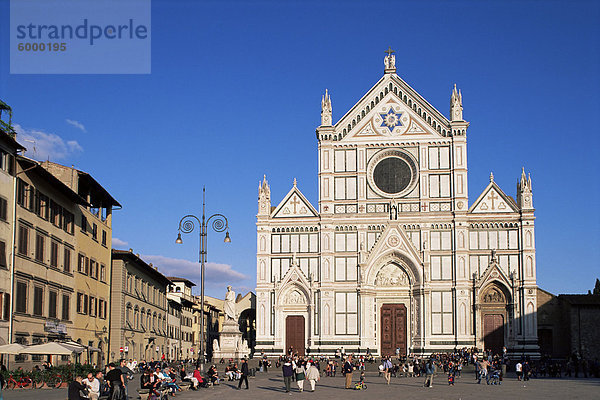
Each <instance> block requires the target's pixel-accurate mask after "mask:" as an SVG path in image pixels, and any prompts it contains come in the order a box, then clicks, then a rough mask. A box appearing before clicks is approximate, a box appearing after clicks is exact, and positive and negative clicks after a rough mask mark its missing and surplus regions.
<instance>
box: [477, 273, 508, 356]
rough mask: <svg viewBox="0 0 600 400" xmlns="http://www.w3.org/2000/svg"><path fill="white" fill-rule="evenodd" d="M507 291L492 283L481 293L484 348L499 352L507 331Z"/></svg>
mask: <svg viewBox="0 0 600 400" xmlns="http://www.w3.org/2000/svg"><path fill="white" fill-rule="evenodd" d="M508 299H509V293H508V291H507V290H506V289H505V288H503V287H502V286H500V285H498V284H496V283H492V284H490V285H489V286H487V287H486V288H485V289H484V290H483V291H482V294H481V298H480V304H481V324H482V325H481V327H482V339H483V346H484V349H485V350H492V352H493V353H494V354H501V353H502V347H504V345H505V341H506V337H507V333H508V304H509V301H508Z"/></svg>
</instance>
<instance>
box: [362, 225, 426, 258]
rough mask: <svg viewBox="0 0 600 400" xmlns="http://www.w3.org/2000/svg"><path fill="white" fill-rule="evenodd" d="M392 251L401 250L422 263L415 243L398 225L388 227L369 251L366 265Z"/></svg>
mask: <svg viewBox="0 0 600 400" xmlns="http://www.w3.org/2000/svg"><path fill="white" fill-rule="evenodd" d="M390 249H393V250H401V251H403V252H404V253H406V254H409V255H410V256H411V257H412V258H413V259H414V260H417V261H418V262H419V263H421V257H420V256H419V251H418V250H417V249H416V248H415V245H414V244H413V242H412V241H411V240H410V239H409V238H408V235H407V234H406V232H405V231H404V229H402V227H401V226H400V224H398V223H392V224H390V225H388V227H387V228H386V229H385V230H384V231H383V232H382V233H381V235H380V236H379V238H378V239H377V241H376V242H375V243H374V244H373V247H372V248H371V249H369V251H368V255H367V259H366V260H365V263H367V264H368V263H369V262H371V261H373V260H372V257H375V256H379V255H381V254H383V253H384V252H386V250H390Z"/></svg>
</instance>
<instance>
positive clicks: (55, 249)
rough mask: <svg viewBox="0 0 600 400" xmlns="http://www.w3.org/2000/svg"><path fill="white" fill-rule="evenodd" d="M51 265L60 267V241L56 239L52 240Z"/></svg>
mask: <svg viewBox="0 0 600 400" xmlns="http://www.w3.org/2000/svg"><path fill="white" fill-rule="evenodd" d="M50 266H51V267H54V268H58V243H57V242H55V241H54V240H53V241H51V242H50Z"/></svg>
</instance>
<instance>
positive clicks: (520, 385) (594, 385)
mask: <svg viewBox="0 0 600 400" xmlns="http://www.w3.org/2000/svg"><path fill="white" fill-rule="evenodd" d="M354 376H355V377H356V378H358V374H357V373H356V372H355V373H354ZM356 380H357V379H354V381H356ZM249 381H250V389H249V390H245V389H243V388H242V390H239V391H238V390H236V389H237V382H235V384H234V382H227V381H225V382H222V383H221V384H220V385H218V386H214V387H211V388H208V389H201V390H199V391H188V392H181V393H178V394H177V395H176V396H175V397H174V398H173V399H174V400H177V399H180V400H186V399H219V400H225V399H232V398H235V399H236V400H237V399H260V400H269V399H285V398H290V399H291V398H296V399H298V398H302V399H305V400H309V399H311V398H312V399H323V398H325V399H328V400H334V399H344V400H352V399H377V400H383V399H454V400H467V399H477V400H480V399H485V400H488V399H490V400H493V399H502V400H507V399H508V400H518V399H527V400H534V399H544V400H547V399H569V400H574V399H585V400H591V399H600V379H583V378H580V379H571V378H569V379H565V378H562V379H534V380H530V381H528V382H519V381H517V380H516V379H515V378H514V377H512V376H510V375H509V377H508V378H506V379H505V380H504V381H503V382H502V385H500V386H495V385H490V386H488V385H486V384H485V382H482V383H481V385H478V384H477V381H476V380H475V378H474V374H473V373H472V372H470V373H466V374H464V373H463V376H462V378H457V379H456V383H455V385H454V386H453V387H451V386H448V382H447V379H446V376H445V375H443V374H437V375H436V377H435V379H434V387H433V388H424V387H423V379H422V378H392V382H391V384H390V385H389V386H388V385H386V384H385V381H384V379H383V377H378V376H377V373H376V372H375V373H373V372H368V373H367V377H366V383H367V385H368V389H367V390H363V391H358V390H345V389H344V377H343V376H340V375H338V376H337V377H335V378H331V377H323V378H321V381H320V382H319V383H318V384H317V388H316V391H315V392H314V393H312V392H307V391H306V388H307V387H310V385H309V384H308V382H305V385H304V388H305V391H304V392H303V393H300V392H299V391H298V389H297V386H296V383H295V382H292V393H291V394H289V395H288V394H286V393H285V391H284V385H283V378H282V377H281V373H280V372H279V371H278V370H275V369H270V370H269V373H267V374H264V373H262V374H261V373H257V374H256V377H251V378H250V379H249ZM138 386H139V375H138V376H136V379H135V380H134V381H132V382H130V388H129V390H130V400H135V399H136V398H137V396H136V393H135V389H136V388H137V387H138ZM3 394H4V399H6V400H13V399H15V400H18V399H39V400H65V399H66V397H67V391H66V389H38V390H13V391H10V390H5V391H4V393H3Z"/></svg>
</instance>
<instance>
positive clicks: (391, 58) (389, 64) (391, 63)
mask: <svg viewBox="0 0 600 400" xmlns="http://www.w3.org/2000/svg"><path fill="white" fill-rule="evenodd" d="M384 53H386V54H387V56H385V57H384V58H383V65H384V66H385V69H384V72H385V73H386V74H395V73H396V56H395V55H394V50H392V48H391V47H388V49H387V50H386V51H384Z"/></svg>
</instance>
